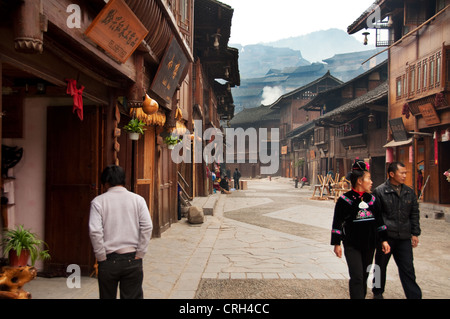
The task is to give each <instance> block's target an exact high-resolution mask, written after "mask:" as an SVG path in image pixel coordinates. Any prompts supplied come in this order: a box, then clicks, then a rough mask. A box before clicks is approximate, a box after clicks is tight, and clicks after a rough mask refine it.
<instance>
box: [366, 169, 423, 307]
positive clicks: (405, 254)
mask: <svg viewBox="0 0 450 319" xmlns="http://www.w3.org/2000/svg"><path fill="white" fill-rule="evenodd" d="M406 173H407V171H406V167H405V165H404V164H403V163H401V162H393V163H391V164H390V165H389V167H388V175H389V179H388V180H387V181H386V182H385V183H383V184H381V185H380V186H378V187H377V188H376V189H375V191H374V195H375V196H376V197H377V199H378V202H379V204H380V205H381V207H380V209H381V212H382V216H383V219H384V223H385V224H386V226H387V232H388V243H389V245H390V247H391V253H390V254H384V253H383V252H382V251H381V249H377V253H376V254H375V264H376V265H378V266H379V267H380V272H381V274H380V275H381V276H380V277H381V278H380V282H379V285H374V288H373V289H372V291H373V294H374V298H376V299H381V298H383V297H382V296H383V292H384V287H385V284H386V268H387V265H388V262H389V259H390V257H391V254H392V255H394V260H395V262H396V264H397V267H398V272H399V276H400V281H401V283H402V286H403V290H404V292H405V295H406V298H408V299H420V298H422V292H421V290H420V287H419V285H418V284H417V283H416V275H415V271H414V264H413V250H412V248H415V247H417V245H418V244H419V235H420V223H419V218H420V216H419V215H420V213H419V204H418V202H417V197H416V194H415V193H414V191H413V190H412V189H411V188H409V187H408V186H406V185H404V182H405V179H406Z"/></svg>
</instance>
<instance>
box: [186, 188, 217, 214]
mask: <svg viewBox="0 0 450 319" xmlns="http://www.w3.org/2000/svg"><path fill="white" fill-rule="evenodd" d="M219 196H220V194H219V193H216V194H212V195H209V196H205V197H194V198H193V199H192V201H191V202H190V203H191V205H192V206H196V207H199V208H202V209H203V214H204V215H211V216H212V215H214V209H215V208H216V204H217V200H218V199H219Z"/></svg>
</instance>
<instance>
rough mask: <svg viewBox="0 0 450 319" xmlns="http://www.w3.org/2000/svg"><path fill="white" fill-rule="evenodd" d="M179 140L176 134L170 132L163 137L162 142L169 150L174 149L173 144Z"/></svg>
mask: <svg viewBox="0 0 450 319" xmlns="http://www.w3.org/2000/svg"><path fill="white" fill-rule="evenodd" d="M179 142H181V140H180V139H179V138H178V136H176V135H172V134H170V135H167V136H166V137H165V138H164V143H166V144H167V147H168V148H169V149H170V150H172V149H174V147H175V145H177V144H178V143H179Z"/></svg>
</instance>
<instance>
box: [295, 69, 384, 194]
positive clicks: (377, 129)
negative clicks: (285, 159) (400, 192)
mask: <svg viewBox="0 0 450 319" xmlns="http://www.w3.org/2000/svg"><path fill="white" fill-rule="evenodd" d="M387 76H388V72H387V61H384V62H382V63H380V64H378V65H377V66H375V67H373V68H371V69H369V70H368V71H366V72H364V73H363V74H361V75H359V76H357V77H355V78H354V79H351V80H350V81H347V82H345V83H343V84H341V85H339V86H337V87H335V88H332V89H330V90H327V91H324V92H321V93H319V94H317V96H316V97H314V98H313V99H312V100H311V101H310V102H309V103H308V104H306V105H305V109H307V110H311V111H317V112H320V113H321V115H320V116H319V117H318V118H316V119H315V120H314V121H313V122H314V130H313V132H311V134H312V133H313V135H312V136H311V139H312V140H313V144H314V146H315V147H316V149H315V150H314V152H315V154H314V155H312V152H311V154H310V155H311V156H313V157H314V161H315V162H316V163H315V166H316V167H317V168H318V169H317V171H316V174H321V175H325V174H327V173H328V172H329V171H332V172H333V173H334V174H337V173H338V174H339V176H341V177H342V176H345V175H346V174H347V173H348V172H349V171H350V169H351V165H352V162H353V161H354V160H355V158H360V159H363V160H365V161H366V162H367V163H369V164H370V168H371V170H370V171H371V174H372V179H373V181H374V184H375V185H378V184H381V183H382V182H383V181H384V166H385V165H384V163H385V149H384V148H383V146H384V144H385V141H386V129H387ZM299 144H300V145H301V144H302V142H301V141H299ZM303 144H305V142H303ZM316 174H315V175H316ZM313 177H315V176H313Z"/></svg>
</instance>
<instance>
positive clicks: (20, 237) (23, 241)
mask: <svg viewBox="0 0 450 319" xmlns="http://www.w3.org/2000/svg"><path fill="white" fill-rule="evenodd" d="M2 246H3V254H4V255H5V256H8V254H9V252H10V251H11V250H14V251H16V253H17V256H20V254H21V253H22V252H23V251H25V250H28V251H29V252H30V257H31V265H32V266H34V263H35V262H36V260H37V259H40V260H47V259H50V254H49V253H48V250H43V249H42V246H46V247H48V245H47V244H46V243H45V242H44V241H42V240H41V239H39V238H38V237H37V235H36V234H35V233H32V232H31V231H30V230H28V229H24V227H23V225H19V226H18V227H16V229H9V230H7V231H6V232H5V233H4V234H3V239H2Z"/></svg>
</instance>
